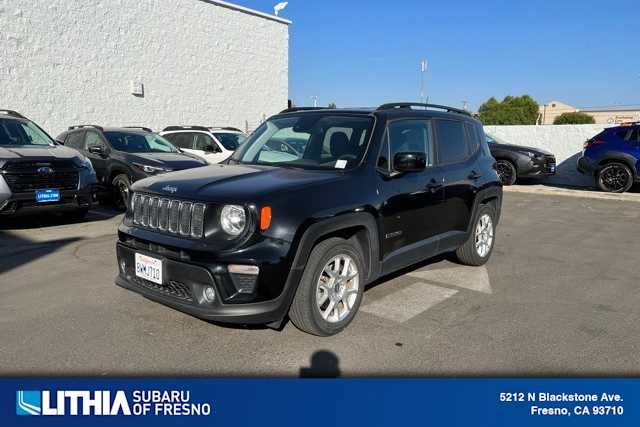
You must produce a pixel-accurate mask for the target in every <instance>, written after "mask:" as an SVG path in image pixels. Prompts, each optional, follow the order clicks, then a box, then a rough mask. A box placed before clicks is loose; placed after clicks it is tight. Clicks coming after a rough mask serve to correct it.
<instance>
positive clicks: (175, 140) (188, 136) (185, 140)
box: [164, 132, 194, 150]
mask: <svg viewBox="0 0 640 427" xmlns="http://www.w3.org/2000/svg"><path fill="white" fill-rule="evenodd" d="M193 137H194V135H193V134H192V133H184V132H181V133H171V134H169V135H164V138H165V139H167V140H169V141H170V142H171V143H172V144H173V145H175V146H176V147H178V148H186V149H187V150H192V149H193Z"/></svg>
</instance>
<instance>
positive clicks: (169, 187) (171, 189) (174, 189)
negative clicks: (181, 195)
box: [162, 185, 178, 194]
mask: <svg viewBox="0 0 640 427" xmlns="http://www.w3.org/2000/svg"><path fill="white" fill-rule="evenodd" d="M162 191H166V192H167V193H171V194H176V193H177V192H178V187H174V186H173V185H166V186H164V187H162Z"/></svg>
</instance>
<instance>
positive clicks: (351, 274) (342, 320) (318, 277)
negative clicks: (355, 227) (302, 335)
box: [289, 238, 366, 337]
mask: <svg viewBox="0 0 640 427" xmlns="http://www.w3.org/2000/svg"><path fill="white" fill-rule="evenodd" d="M362 258H363V257H362V254H361V251H360V248H359V246H358V245H356V244H354V243H352V242H351V241H348V240H344V239H339V238H331V239H327V240H325V241H323V242H321V243H320V244H318V245H317V246H316V247H315V248H314V249H313V251H311V255H310V256H309V260H308V262H307V266H306V268H305V270H304V274H303V275H302V280H301V281H300V284H299V286H298V290H297V291H296V295H295V298H294V300H293V303H292V304H291V308H290V310H289V318H290V319H291V321H292V322H293V324H294V325H295V326H296V327H297V328H298V329H300V330H301V331H304V332H307V333H309V334H312V335H318V336H322V337H326V336H330V335H335V334H337V333H339V332H341V331H342V330H343V329H344V328H346V327H347V326H348V325H349V324H350V323H351V321H352V320H353V318H354V317H355V315H356V313H357V311H358V309H359V308H360V303H361V302H362V298H363V295H364V285H365V282H364V279H365V277H366V274H365V270H364V263H363V261H362Z"/></svg>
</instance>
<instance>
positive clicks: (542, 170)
mask: <svg viewBox="0 0 640 427" xmlns="http://www.w3.org/2000/svg"><path fill="white" fill-rule="evenodd" d="M555 174H556V158H555V157H554V156H552V155H547V156H541V157H533V158H530V159H529V160H528V161H525V162H521V164H519V165H518V176H519V177H521V178H540V177H546V176H553V175H555Z"/></svg>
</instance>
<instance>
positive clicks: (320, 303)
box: [316, 255, 360, 323]
mask: <svg viewBox="0 0 640 427" xmlns="http://www.w3.org/2000/svg"><path fill="white" fill-rule="evenodd" d="M359 278H360V275H359V272H358V266H357V264H356V263H355V261H354V260H353V258H351V257H350V256H349V255H337V256H335V257H333V258H331V259H330V260H329V262H327V263H326V264H325V266H324V268H323V269H322V273H320V278H319V279H318V283H317V286H316V306H317V307H318V310H319V312H320V315H321V316H322V318H323V319H324V320H326V321H327V322H329V323H336V322H340V321H342V320H344V319H345V318H346V317H347V316H348V315H349V314H350V313H351V312H352V311H353V307H354V305H355V302H356V299H357V298H358V289H359V286H360V280H359Z"/></svg>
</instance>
